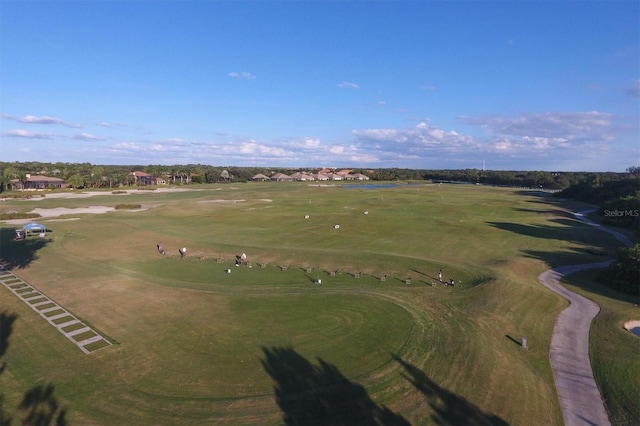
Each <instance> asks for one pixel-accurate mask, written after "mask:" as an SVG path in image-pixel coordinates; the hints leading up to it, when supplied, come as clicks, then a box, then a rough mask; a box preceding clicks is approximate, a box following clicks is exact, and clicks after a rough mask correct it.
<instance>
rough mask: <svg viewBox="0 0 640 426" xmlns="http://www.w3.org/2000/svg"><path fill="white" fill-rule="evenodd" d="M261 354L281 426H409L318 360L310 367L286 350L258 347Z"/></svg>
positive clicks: (329, 366) (301, 357)
mask: <svg viewBox="0 0 640 426" xmlns="http://www.w3.org/2000/svg"><path fill="white" fill-rule="evenodd" d="M262 351H263V352H264V359H263V360H262V365H263V367H264V369H265V371H266V372H267V373H269V375H271V377H272V378H273V380H274V381H275V396H276V401H277V403H278V405H279V406H280V409H281V410H282V412H283V421H284V424H287V425H408V424H409V422H408V421H407V420H406V419H405V418H404V417H402V416H400V415H398V414H396V413H394V412H393V411H391V410H389V409H388V408H387V407H385V406H380V405H378V404H376V403H375V402H374V401H372V400H371V398H370V397H369V394H368V393H367V391H366V389H365V388H364V387H362V386H361V385H359V384H357V383H354V382H351V381H350V380H348V379H347V378H346V377H345V376H344V375H343V374H342V373H341V372H340V371H339V370H338V369H337V368H336V366H334V365H332V364H329V363H327V362H326V361H323V360H322V359H318V364H317V365H314V364H312V363H311V362H310V361H309V360H307V359H306V358H304V357H303V356H302V355H300V354H299V353H298V352H297V351H295V350H294V349H293V348H290V347H271V348H266V347H262Z"/></svg>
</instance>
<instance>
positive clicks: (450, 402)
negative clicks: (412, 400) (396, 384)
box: [393, 355, 508, 426]
mask: <svg viewBox="0 0 640 426" xmlns="http://www.w3.org/2000/svg"><path fill="white" fill-rule="evenodd" d="M393 359H394V360H396V361H397V362H398V363H399V364H400V365H401V366H402V367H403V368H404V370H405V373H406V374H403V376H404V378H405V379H407V380H408V381H409V382H411V384H412V385H413V386H415V388H416V389H417V390H419V391H420V392H421V393H422V394H423V395H424V396H425V397H426V398H427V401H428V402H429V406H430V407H431V409H432V410H433V414H431V420H432V421H433V423H434V424H437V425H468V426H481V425H487V426H489V425H492V426H499V425H508V423H507V422H506V421H504V420H503V419H502V418H500V417H498V416H496V415H494V414H488V413H485V412H484V411H482V410H481V409H480V408H478V407H476V406H475V405H474V404H472V403H470V402H469V401H467V400H466V399H464V398H463V397H461V396H459V395H456V394H455V393H453V392H450V391H448V390H447V389H444V388H442V387H440V386H438V384H437V383H435V382H434V381H432V380H431V379H429V377H427V375H426V374H425V373H424V372H423V371H422V370H420V369H418V368H417V367H415V366H414V365H412V364H410V363H408V362H406V361H404V360H403V359H402V358H400V357H399V356H397V355H393Z"/></svg>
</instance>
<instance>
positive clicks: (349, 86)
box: [338, 81, 360, 89]
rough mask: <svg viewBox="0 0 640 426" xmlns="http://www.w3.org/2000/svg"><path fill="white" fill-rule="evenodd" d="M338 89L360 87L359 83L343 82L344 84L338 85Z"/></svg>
mask: <svg viewBox="0 0 640 426" xmlns="http://www.w3.org/2000/svg"><path fill="white" fill-rule="evenodd" d="M338 87H340V88H343V89H359V88H360V85H359V84H358V83H352V82H349V81H343V82H342V83H338Z"/></svg>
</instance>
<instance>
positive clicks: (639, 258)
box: [598, 244, 640, 296]
mask: <svg viewBox="0 0 640 426" xmlns="http://www.w3.org/2000/svg"><path fill="white" fill-rule="evenodd" d="M598 281H599V282H601V283H602V284H604V285H606V286H608V287H611V288H613V289H615V290H618V291H621V292H623V293H627V294H631V295H633V296H640V284H639V283H640V244H636V245H635V246H633V247H623V248H621V249H620V250H619V251H618V257H617V258H616V260H615V261H614V262H613V263H612V264H611V265H610V266H609V267H608V268H607V269H605V270H604V271H602V273H601V274H600V276H599V277H598Z"/></svg>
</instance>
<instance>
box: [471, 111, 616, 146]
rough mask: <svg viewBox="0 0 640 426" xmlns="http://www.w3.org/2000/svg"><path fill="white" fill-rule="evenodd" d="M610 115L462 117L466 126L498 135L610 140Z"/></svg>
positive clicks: (565, 114)
mask: <svg viewBox="0 0 640 426" xmlns="http://www.w3.org/2000/svg"><path fill="white" fill-rule="evenodd" d="M611 119H612V117H611V114H609V113H605V112H597V111H590V112H556V113H545V114H524V115H521V116H520V117H515V118H508V117H466V116H462V117H460V120H461V121H462V122H464V123H466V124H470V125H475V126H481V127H484V128H486V129H489V130H491V131H493V132H494V133H495V134H497V135H510V136H522V137H524V136H529V137H547V138H565V139H568V140H576V139H582V138H588V139H591V140H610V139H611V137H610V130H611Z"/></svg>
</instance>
